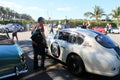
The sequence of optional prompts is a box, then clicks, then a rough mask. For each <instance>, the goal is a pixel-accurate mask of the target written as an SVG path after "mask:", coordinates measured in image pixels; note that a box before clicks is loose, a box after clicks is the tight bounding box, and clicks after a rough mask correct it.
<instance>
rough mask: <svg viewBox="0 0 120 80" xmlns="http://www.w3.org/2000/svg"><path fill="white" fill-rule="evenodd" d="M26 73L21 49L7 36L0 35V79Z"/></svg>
mask: <svg viewBox="0 0 120 80" xmlns="http://www.w3.org/2000/svg"><path fill="white" fill-rule="evenodd" d="M27 71H28V69H27V65H26V61H25V55H24V54H23V51H22V49H21V48H20V47H19V46H18V45H17V44H16V43H14V42H13V40H11V39H9V37H8V35H6V34H5V33H4V34H2V33H0V79H3V78H7V77H11V76H15V75H16V76H18V75H19V74H22V73H25V72H27Z"/></svg>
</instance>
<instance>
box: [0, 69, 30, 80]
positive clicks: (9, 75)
mask: <svg viewBox="0 0 120 80" xmlns="http://www.w3.org/2000/svg"><path fill="white" fill-rule="evenodd" d="M26 72H28V69H26V70H21V71H19V74H22V73H26ZM15 75H16V73H11V74H7V75H4V76H1V77H0V79H3V78H7V77H11V76H15Z"/></svg>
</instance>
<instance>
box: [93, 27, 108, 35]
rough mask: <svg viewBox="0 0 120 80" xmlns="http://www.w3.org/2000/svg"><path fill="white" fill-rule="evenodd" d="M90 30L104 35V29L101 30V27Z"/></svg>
mask: <svg viewBox="0 0 120 80" xmlns="http://www.w3.org/2000/svg"><path fill="white" fill-rule="evenodd" d="M92 30H95V31H98V32H101V33H103V34H105V33H106V31H105V28H102V27H93V28H92Z"/></svg>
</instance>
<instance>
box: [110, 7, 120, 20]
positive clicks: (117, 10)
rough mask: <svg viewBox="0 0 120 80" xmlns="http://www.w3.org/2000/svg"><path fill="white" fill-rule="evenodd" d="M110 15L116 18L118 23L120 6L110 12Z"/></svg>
mask: <svg viewBox="0 0 120 80" xmlns="http://www.w3.org/2000/svg"><path fill="white" fill-rule="evenodd" d="M111 15H112V17H113V18H116V19H117V21H119V20H120V6H119V7H117V8H116V9H114V10H112V13H111Z"/></svg>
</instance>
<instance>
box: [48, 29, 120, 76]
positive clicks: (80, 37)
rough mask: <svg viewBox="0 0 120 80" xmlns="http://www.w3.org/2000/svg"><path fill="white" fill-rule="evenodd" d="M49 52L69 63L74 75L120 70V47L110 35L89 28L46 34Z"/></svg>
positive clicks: (110, 74) (111, 74)
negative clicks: (51, 34) (53, 34)
mask: <svg viewBox="0 0 120 80" xmlns="http://www.w3.org/2000/svg"><path fill="white" fill-rule="evenodd" d="M47 45H48V55H50V56H52V57H53V58H55V59H58V60H60V61H63V62H64V63H66V64H67V67H68V70H69V71H70V72H72V73H73V74H75V75H78V76H79V75H80V74H82V73H83V72H85V71H87V72H90V73H94V74H99V75H104V76H115V75H118V74H119V73H120V48H119V47H118V45H117V44H116V43H115V42H114V41H113V40H111V39H110V38H109V37H108V36H106V35H104V34H102V33H100V32H97V31H94V30H89V29H79V28H78V29H63V30H59V31H58V32H57V33H56V35H55V36H49V37H47Z"/></svg>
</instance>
